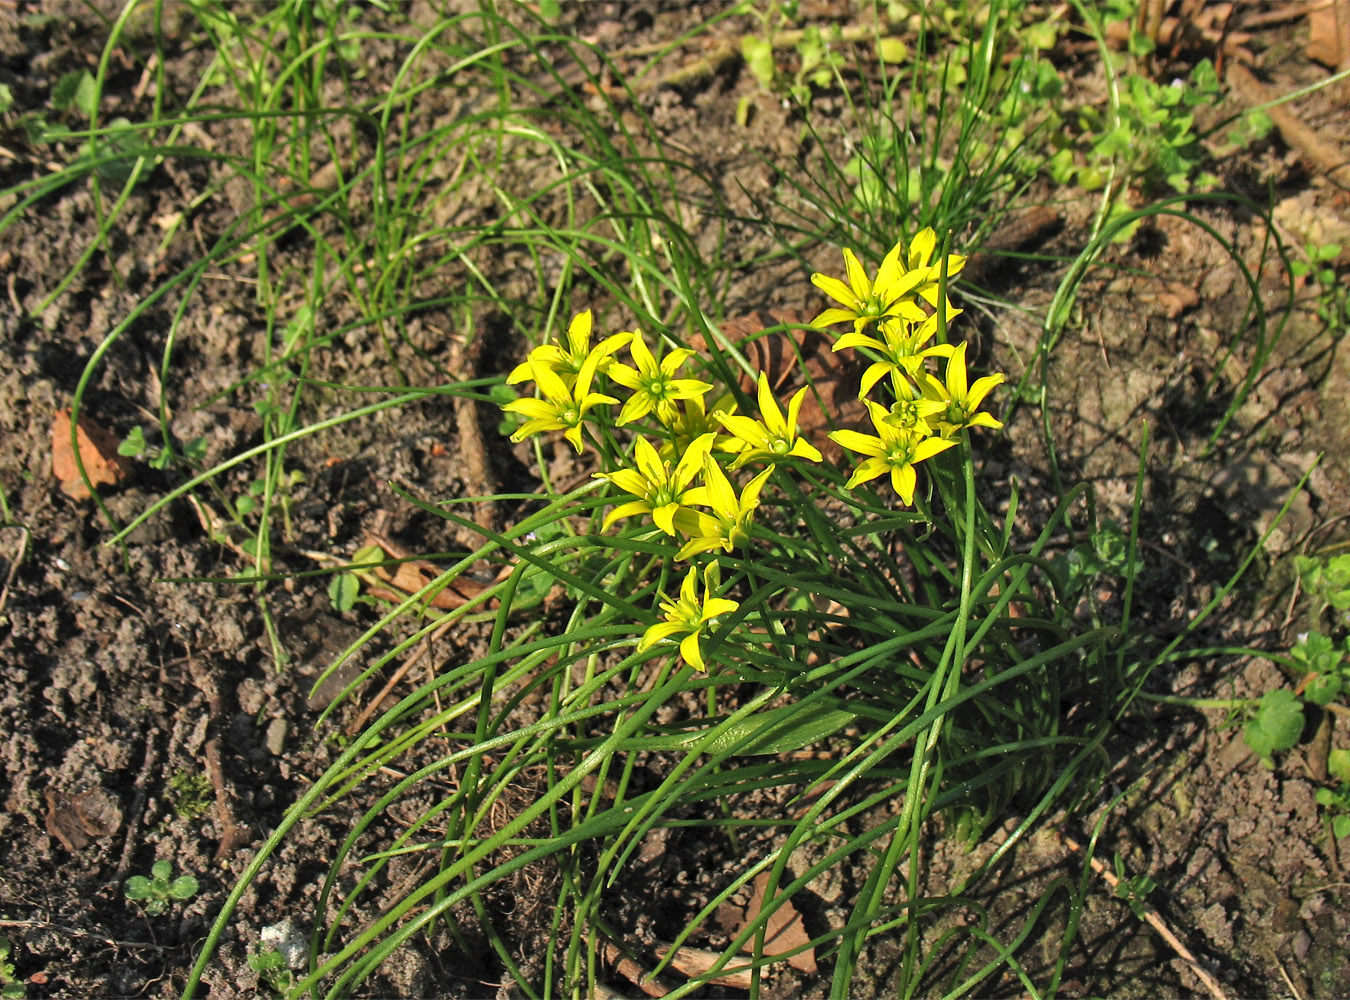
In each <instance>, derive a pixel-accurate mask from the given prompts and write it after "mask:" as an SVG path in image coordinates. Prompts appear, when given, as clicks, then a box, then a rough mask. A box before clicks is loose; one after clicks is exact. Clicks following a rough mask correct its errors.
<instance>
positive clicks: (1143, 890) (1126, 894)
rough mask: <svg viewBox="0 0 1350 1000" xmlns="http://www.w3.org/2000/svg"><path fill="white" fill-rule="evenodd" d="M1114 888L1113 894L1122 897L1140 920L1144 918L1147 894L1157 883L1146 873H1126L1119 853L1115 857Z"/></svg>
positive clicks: (1118, 897)
mask: <svg viewBox="0 0 1350 1000" xmlns="http://www.w3.org/2000/svg"><path fill="white" fill-rule="evenodd" d="M1115 868H1116V888H1115V896H1116V898H1117V899H1123V900H1125V902H1126V903H1127V904H1128V905H1129V907H1130V912H1132V913H1133V914H1134V915H1135V916H1136V917H1138V918H1139V919H1140V920H1143V919H1144V909H1145V907H1146V906H1147V905H1148V902H1147V901H1148V896H1149V893H1151V892H1152V891H1153V890H1154V889H1156V888H1158V883H1157V881H1155V880H1154V879H1153V878H1151V877H1150V876H1148V875H1126V874H1125V859H1124V858H1122V857H1121V856H1120V855H1119V854H1117V855H1116V857H1115Z"/></svg>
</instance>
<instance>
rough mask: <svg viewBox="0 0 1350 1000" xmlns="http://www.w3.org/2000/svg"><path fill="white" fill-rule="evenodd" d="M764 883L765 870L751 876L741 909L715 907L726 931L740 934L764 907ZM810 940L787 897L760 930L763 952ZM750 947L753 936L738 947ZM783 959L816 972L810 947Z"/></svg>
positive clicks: (774, 952) (786, 949) (766, 878)
mask: <svg viewBox="0 0 1350 1000" xmlns="http://www.w3.org/2000/svg"><path fill="white" fill-rule="evenodd" d="M768 884H769V873H768V872H761V873H760V874H759V877H757V878H756V879H755V882H754V886H753V888H752V891H751V895H750V902H749V903H748V904H746V906H745V907H744V908H742V907H738V906H734V905H731V904H728V905H726V906H723V907H720V908H719V910H718V914H717V922H718V923H719V924H720V925H721V926H722V927H723V928H725V930H726V932H727V933H728V934H732V935H736V934H739V933H741V931H743V930H745V928H746V927H747V926H748V925H749V924H750V923H751V921H753V920H755V919H756V918H757V917H758V916H759V914H760V910H761V909H763V907H764V890H765V888H767V887H768ZM810 940H811V935H810V934H808V933H806V925H805V924H803V923H802V915H801V914H800V913H798V912H797V908H796V907H795V906H793V905H792V901H791V900H788V901H786V902H784V903H783V904H782V905H780V906H779V907H778V908H777V909H776V910H774V911H773V913H772V914H770V916H769V921H768V926H767V927H766V928H765V929H764V954H765V955H781V954H783V953H784V952H789V951H792V950H793V949H794V948H800V947H802V945H805V944H807V943H808V942H810ZM754 948H755V946H754V939H753V938H752V939H751V940H750V941H749V942H747V943H746V945H745V947H744V948H742V949H741V950H742V951H744V952H753V951H754ZM787 962H788V965H790V966H792V967H793V968H794V969H796V970H797V971H798V972H800V973H803V974H804V975H808V976H809V975H811V974H812V973H814V972H815V971H816V951H815V949H814V948H807V949H806V950H805V951H800V952H798V953H797V954H795V955H791V956H789V957H788V960H787ZM672 964H673V963H672Z"/></svg>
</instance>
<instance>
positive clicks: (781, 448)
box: [769, 437, 792, 455]
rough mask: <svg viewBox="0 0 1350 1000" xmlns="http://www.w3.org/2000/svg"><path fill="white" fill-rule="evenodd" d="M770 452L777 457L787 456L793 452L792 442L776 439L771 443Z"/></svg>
mask: <svg viewBox="0 0 1350 1000" xmlns="http://www.w3.org/2000/svg"><path fill="white" fill-rule="evenodd" d="M769 450H770V451H771V452H773V453H774V454H775V455H786V454H787V453H788V452H790V451H791V450H792V442H791V441H789V440H788V439H787V438H785V437H776V438H774V439H773V440H772V441H770V442H769Z"/></svg>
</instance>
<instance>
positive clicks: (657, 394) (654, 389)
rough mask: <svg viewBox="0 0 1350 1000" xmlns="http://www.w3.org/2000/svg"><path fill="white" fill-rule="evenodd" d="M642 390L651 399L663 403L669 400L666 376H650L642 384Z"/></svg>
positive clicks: (668, 383)
mask: <svg viewBox="0 0 1350 1000" xmlns="http://www.w3.org/2000/svg"><path fill="white" fill-rule="evenodd" d="M642 389H643V391H644V392H645V393H646V394H647V395H648V396H650V397H651V398H652V399H655V400H657V401H658V402H664V401H665V400H667V399H669V398H670V379H669V378H668V377H667V376H666V375H652V376H651V377H649V378H647V379H646V380H645V381H644V382H643V385H642Z"/></svg>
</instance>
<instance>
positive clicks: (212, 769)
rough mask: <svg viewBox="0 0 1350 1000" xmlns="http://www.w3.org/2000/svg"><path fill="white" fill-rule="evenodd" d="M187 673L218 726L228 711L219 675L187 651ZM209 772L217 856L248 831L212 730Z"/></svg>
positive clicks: (210, 726)
mask: <svg viewBox="0 0 1350 1000" xmlns="http://www.w3.org/2000/svg"><path fill="white" fill-rule="evenodd" d="M187 666H188V673H189V674H190V675H191V676H192V682H193V683H194V684H196V685H197V687H198V689H199V690H200V691H201V692H202V694H204V695H206V703H207V706H208V707H209V711H210V713H211V716H210V719H209V720H208V722H207V726H208V732H211V730H213V729H214V728H215V724H216V723H217V721H219V720H220V719H222V718H223V717H224V715H225V706H224V701H223V700H222V699H221V697H220V688H219V686H218V685H217V684H216V679H215V678H214V677H212V676H211V672H210V670H209V669H207V668H206V667H205V666H204V665H202V664H200V663H198V662H197V658H196V657H195V656H193V655H192V654H191V652H189V653H188V656H187ZM206 773H207V776H208V777H209V778H210V779H211V787H212V788H213V789H214V790H215V793H216V823H217V824H218V825H219V826H220V844H219V845H218V846H217V847H216V860H217V861H219V860H220V859H221V858H227V857H229V856H230V855H231V854H233V853H234V852H235V851H237V850H238V849H239V848H240V847H241V846H242V845H243V844H244V843H245V842H247V839H248V838H247V833H246V831H245V830H244V829H243V828H241V827H240V826H239V824H238V823H236V822H235V818H234V807H233V805H231V795H230V789H229V786H228V785H227V784H226V782H225V768H224V767H223V766H222V765H221V762H220V736H219V735H218V734H217V733H215V732H212V733H211V735H210V736H208V737H207V740H206Z"/></svg>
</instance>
